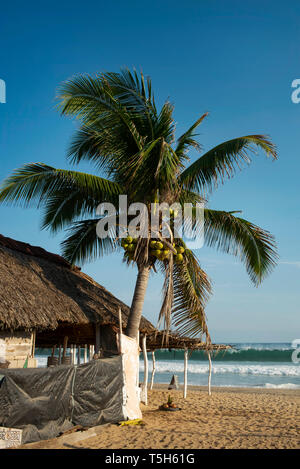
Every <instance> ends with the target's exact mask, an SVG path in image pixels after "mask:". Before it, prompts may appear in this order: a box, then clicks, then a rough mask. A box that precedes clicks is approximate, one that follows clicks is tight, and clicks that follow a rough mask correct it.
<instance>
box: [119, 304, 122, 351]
mask: <svg viewBox="0 0 300 469" xmlns="http://www.w3.org/2000/svg"><path fill="white" fill-rule="evenodd" d="M119 329H120V334H119V352H120V354H121V353H122V310H121V308H119Z"/></svg>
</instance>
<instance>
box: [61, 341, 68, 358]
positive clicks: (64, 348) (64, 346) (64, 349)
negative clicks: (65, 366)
mask: <svg viewBox="0 0 300 469" xmlns="http://www.w3.org/2000/svg"><path fill="white" fill-rule="evenodd" d="M67 346H68V336H67V335H66V336H65V337H64V343H63V355H62V356H63V358H65V356H66V353H67Z"/></svg>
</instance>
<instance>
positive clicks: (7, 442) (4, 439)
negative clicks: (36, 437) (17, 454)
mask: <svg viewBox="0 0 300 469" xmlns="http://www.w3.org/2000/svg"><path fill="white" fill-rule="evenodd" d="M22 432H23V430H20V429H19V428H7V427H0V449H4V448H14V447H15V446H20V445H21V443H22Z"/></svg>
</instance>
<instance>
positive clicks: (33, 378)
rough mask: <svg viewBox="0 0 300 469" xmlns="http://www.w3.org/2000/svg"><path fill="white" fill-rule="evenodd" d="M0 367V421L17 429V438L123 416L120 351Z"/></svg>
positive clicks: (48, 435)
mask: <svg viewBox="0 0 300 469" xmlns="http://www.w3.org/2000/svg"><path fill="white" fill-rule="evenodd" d="M0 372H1V375H4V378H3V379H2V380H1V379H0V426H3V427H10V428H11V427H12V428H19V429H22V430H23V436H22V443H29V442H32V441H38V440H43V439H48V438H53V437H55V436H57V435H58V434H59V433H60V432H64V431H66V430H68V429H70V428H71V427H72V426H73V425H82V426H87V427H90V426H95V425H100V424H103V423H115V422H119V421H120V420H124V419H125V417H124V414H123V381H124V379H123V369H122V357H121V355H118V356H114V357H112V358H104V359H100V360H93V361H91V362H89V363H86V364H84V365H78V366H74V365H72V366H66V365H61V366H57V367H53V368H28V369H3V370H2V369H1V370H0Z"/></svg>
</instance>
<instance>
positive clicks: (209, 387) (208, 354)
mask: <svg viewBox="0 0 300 469" xmlns="http://www.w3.org/2000/svg"><path fill="white" fill-rule="evenodd" d="M207 356H208V362H209V366H208V395H209V396H211V356H210V351H209V350H208V352H207Z"/></svg>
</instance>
